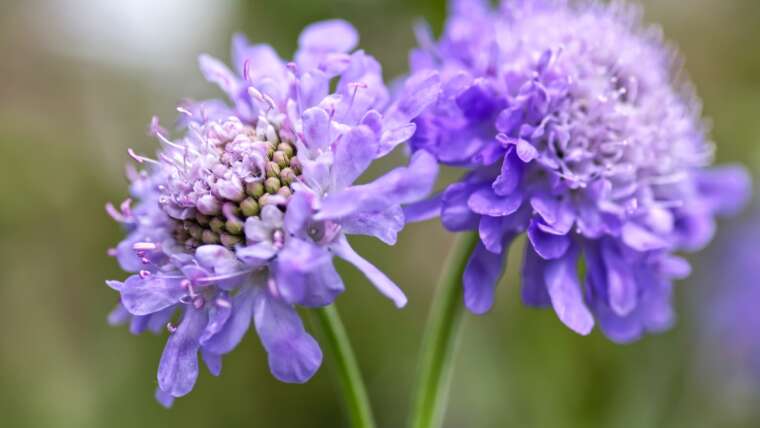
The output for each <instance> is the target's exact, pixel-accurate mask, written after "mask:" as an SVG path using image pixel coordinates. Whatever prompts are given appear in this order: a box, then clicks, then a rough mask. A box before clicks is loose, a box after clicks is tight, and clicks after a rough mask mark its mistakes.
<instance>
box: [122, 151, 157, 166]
mask: <svg viewBox="0 0 760 428" xmlns="http://www.w3.org/2000/svg"><path fill="white" fill-rule="evenodd" d="M127 153H129V156H130V157H131V158H132V159H134V160H135V161H136V162H137V163H145V162H147V163H152V164H154V165H161V162H159V161H157V160H154V159H151V158H148V157H145V156H140V155H138V154H137V153H135V151H134V150H132V149H131V148H129V149H127Z"/></svg>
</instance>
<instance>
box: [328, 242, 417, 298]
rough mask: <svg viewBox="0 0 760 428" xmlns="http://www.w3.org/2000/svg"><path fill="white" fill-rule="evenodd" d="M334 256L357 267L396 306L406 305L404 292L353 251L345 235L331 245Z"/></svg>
mask: <svg viewBox="0 0 760 428" xmlns="http://www.w3.org/2000/svg"><path fill="white" fill-rule="evenodd" d="M331 248H332V250H333V252H334V253H335V255H336V256H338V257H340V258H342V259H343V260H345V261H347V262H349V263H351V264H352V265H354V266H355V267H356V268H357V269H359V270H360V271H361V272H362V273H363V274H364V275H365V276H366V277H367V279H369V280H370V281H371V282H372V284H374V285H375V287H376V288H377V289H378V291H380V293H382V294H383V295H384V296H386V297H388V298H389V299H391V300H393V303H395V304H396V307H398V308H402V307H404V306H405V305H406V302H407V300H406V296H405V295H404V292H403V291H401V289H400V288H398V286H397V285H396V284H394V283H393V281H391V280H390V279H389V278H388V277H387V276H385V274H384V273H382V272H380V270H379V269H378V268H376V267H375V266H374V265H372V264H371V263H370V262H368V261H367V260H365V259H363V258H362V257H361V256H360V255H359V254H357V253H356V251H354V249H353V248H351V246H350V245H349V244H348V240H346V238H345V236H342V237H341V238H340V239H339V240H338V242H336V243H335V244H333V245H332V246H331Z"/></svg>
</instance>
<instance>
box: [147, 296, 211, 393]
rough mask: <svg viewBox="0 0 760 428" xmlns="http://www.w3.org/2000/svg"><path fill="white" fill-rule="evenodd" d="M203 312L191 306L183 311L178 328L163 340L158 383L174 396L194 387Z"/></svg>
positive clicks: (203, 321) (204, 325) (204, 317)
mask: <svg viewBox="0 0 760 428" xmlns="http://www.w3.org/2000/svg"><path fill="white" fill-rule="evenodd" d="M207 322H208V318H207V316H206V312H205V311H202V310H200V311H199V310H195V309H192V308H190V307H188V309H187V310H186V311H185V316H184V317H183V318H182V322H181V323H180V325H179V327H178V328H177V331H175V332H174V333H172V335H171V336H170V337H169V340H168V341H167V342H166V347H165V348H164V352H163V354H162V355H161V361H160V362H159V365H158V386H159V388H161V390H162V391H164V392H166V393H168V394H170V395H172V396H173V397H181V396H183V395H185V394H187V393H188V392H190V391H191V390H192V389H193V386H194V385H195V381H196V379H198V347H199V346H200V345H199V343H198V338H199V337H200V336H201V334H202V333H203V329H204V328H205V327H206V323H207Z"/></svg>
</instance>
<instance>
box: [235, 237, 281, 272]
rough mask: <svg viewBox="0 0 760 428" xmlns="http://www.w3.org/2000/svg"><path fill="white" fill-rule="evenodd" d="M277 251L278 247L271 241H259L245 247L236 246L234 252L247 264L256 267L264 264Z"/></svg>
mask: <svg viewBox="0 0 760 428" xmlns="http://www.w3.org/2000/svg"><path fill="white" fill-rule="evenodd" d="M277 251H279V249H278V248H277V247H276V246H275V245H274V244H272V243H271V242H259V243H258V244H253V245H248V246H246V247H238V248H237V249H236V250H235V253H236V254H237V256H238V258H240V260H242V261H244V262H245V263H246V264H247V265H249V266H253V267H258V266H264V265H266V264H267V263H268V262H269V260H271V259H272V257H274V256H275V255H276V254H277Z"/></svg>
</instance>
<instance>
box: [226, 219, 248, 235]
mask: <svg viewBox="0 0 760 428" xmlns="http://www.w3.org/2000/svg"><path fill="white" fill-rule="evenodd" d="M243 226H244V224H243V222H242V221H240V219H238V218H235V217H232V218H229V219H227V222H226V223H225V224H224V228H225V229H227V232H229V233H231V234H233V235H240V234H241V233H243Z"/></svg>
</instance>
